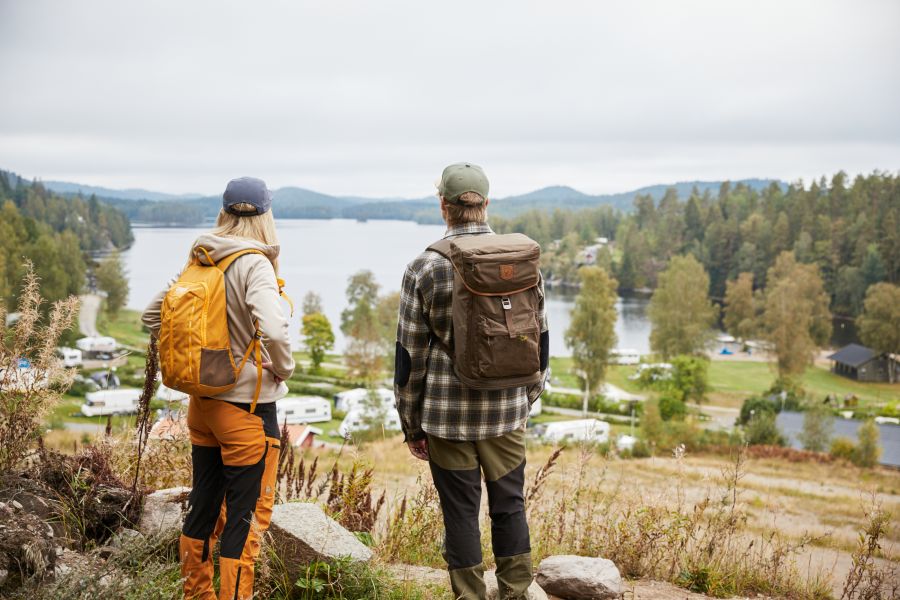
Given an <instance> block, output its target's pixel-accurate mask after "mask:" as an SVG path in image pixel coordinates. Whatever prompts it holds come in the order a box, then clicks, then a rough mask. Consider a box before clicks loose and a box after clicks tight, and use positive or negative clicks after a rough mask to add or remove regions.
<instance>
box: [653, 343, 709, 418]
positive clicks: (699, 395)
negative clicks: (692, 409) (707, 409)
mask: <svg viewBox="0 0 900 600" xmlns="http://www.w3.org/2000/svg"><path fill="white" fill-rule="evenodd" d="M708 372H709V361H708V360H707V359H706V358H705V357H701V356H688V355H680V356H676V357H675V358H673V359H672V372H671V377H669V378H668V379H665V380H663V382H664V383H665V385H666V387H667V388H668V390H669V391H670V392H672V393H673V394H674V395H675V397H676V398H677V399H679V400H681V401H682V402H689V401H693V402H696V403H697V404H701V403H702V402H703V401H704V400H705V399H706V392H707V390H709V376H708ZM661 408H662V407H660V409H661Z"/></svg>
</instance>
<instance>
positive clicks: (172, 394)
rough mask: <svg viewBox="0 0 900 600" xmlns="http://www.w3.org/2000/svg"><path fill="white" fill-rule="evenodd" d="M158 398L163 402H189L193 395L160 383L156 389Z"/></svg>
mask: <svg viewBox="0 0 900 600" xmlns="http://www.w3.org/2000/svg"><path fill="white" fill-rule="evenodd" d="M156 399H157V400H162V401H163V402H187V401H188V400H190V399H191V396H190V394H185V393H184V392H180V391H178V390H173V389H172V388H170V387H166V386H165V385H163V384H159V388H157V390H156Z"/></svg>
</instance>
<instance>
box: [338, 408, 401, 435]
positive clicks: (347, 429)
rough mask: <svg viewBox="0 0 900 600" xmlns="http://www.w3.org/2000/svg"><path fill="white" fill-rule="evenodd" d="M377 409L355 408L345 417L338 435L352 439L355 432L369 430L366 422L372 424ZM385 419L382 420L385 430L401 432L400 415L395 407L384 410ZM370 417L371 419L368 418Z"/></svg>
mask: <svg viewBox="0 0 900 600" xmlns="http://www.w3.org/2000/svg"><path fill="white" fill-rule="evenodd" d="M376 410H377V409H372V408H366V409H364V408H361V407H360V408H353V409H351V410H350V411H349V412H348V413H347V416H346V417H344V420H343V421H341V425H340V427H338V433H340V434H341V436H342V437H345V438H347V437H350V436H351V435H352V434H353V432H354V431H363V430H365V429H367V424H366V421H369V422H370V423H371V417H374V416H375V414H373V413H375V412H376ZM382 410H383V411H384V418H383V419H382V426H383V427H384V429H385V430H390V431H399V430H400V413H398V412H397V409H396V408H394V407H393V406H385V407H384V408H383V409H382ZM367 417H369V418H367Z"/></svg>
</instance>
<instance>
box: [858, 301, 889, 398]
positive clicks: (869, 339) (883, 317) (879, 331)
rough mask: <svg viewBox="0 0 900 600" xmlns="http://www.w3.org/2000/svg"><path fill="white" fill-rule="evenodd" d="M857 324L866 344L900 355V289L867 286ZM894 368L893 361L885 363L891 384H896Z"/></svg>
mask: <svg viewBox="0 0 900 600" xmlns="http://www.w3.org/2000/svg"><path fill="white" fill-rule="evenodd" d="M856 322H857V325H858V326H859V337H860V339H862V342H863V343H864V344H865V345H867V346H869V347H870V348H873V349H875V350H877V351H878V352H889V353H892V354H900V287H898V286H896V285H893V284H890V283H876V284H875V285H873V286H872V287H870V288H869V289H868V291H867V292H866V299H865V302H864V303H863V312H862V314H861V315H860V316H859V318H858V319H857V321H856ZM895 365H896V361H888V375H889V377H890V380H891V382H892V383H893V382H895V381H897V369H896V368H895Z"/></svg>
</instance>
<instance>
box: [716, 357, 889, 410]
mask: <svg viewBox="0 0 900 600" xmlns="http://www.w3.org/2000/svg"><path fill="white" fill-rule="evenodd" d="M775 377H776V374H775V372H774V371H773V370H772V367H771V366H770V365H769V363H763V362H749V361H712V362H711V363H710V366H709V383H710V388H711V389H712V391H713V393H712V394H711V396H712V400H713V401H714V403H716V404H730V405H734V404H735V402H737V403H738V404H739V403H740V402H741V401H743V399H744V398H746V397H747V396H751V395H754V394H760V393H762V392H765V391H766V390H767V389H769V387H770V386H771V385H772V382H773V381H774V380H775ZM802 385H803V388H804V389H805V390H806V391H807V392H808V393H810V394H812V395H813V397H815V398H824V397H825V396H826V395H828V394H836V395H837V396H838V398H843V397H844V396H846V395H848V394H853V395H855V396H857V397H858V398H859V399H860V401H861V402H864V403H876V404H881V403H884V402H888V401H891V400H897V399H898V398H900V385H897V384H889V383H860V382H858V381H853V380H852V379H847V378H846V377H841V376H840V375H835V374H834V373H831V372H830V371H828V370H827V369H824V368H822V367H818V366H816V367H811V368H809V369H807V371H806V373H805V374H804V375H803V379H802Z"/></svg>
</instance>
